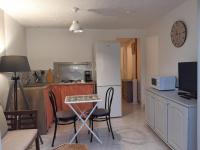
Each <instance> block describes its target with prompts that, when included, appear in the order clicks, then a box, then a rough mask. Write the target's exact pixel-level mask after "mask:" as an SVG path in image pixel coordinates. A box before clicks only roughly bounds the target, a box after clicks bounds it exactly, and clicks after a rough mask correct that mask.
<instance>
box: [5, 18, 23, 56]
mask: <svg viewBox="0 0 200 150" xmlns="http://www.w3.org/2000/svg"><path fill="white" fill-rule="evenodd" d="M4 27H5V47H6V55H24V56H26V33H25V32H26V30H25V27H23V26H22V25H20V24H19V23H18V22H16V21H15V20H14V19H13V18H12V17H10V16H9V15H7V14H4Z"/></svg>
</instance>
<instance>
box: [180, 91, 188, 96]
mask: <svg viewBox="0 0 200 150" xmlns="http://www.w3.org/2000/svg"><path fill="white" fill-rule="evenodd" d="M187 94H188V93H186V92H180V91H179V92H178V95H187Z"/></svg>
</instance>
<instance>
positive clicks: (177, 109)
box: [145, 89, 197, 150]
mask: <svg viewBox="0 0 200 150" xmlns="http://www.w3.org/2000/svg"><path fill="white" fill-rule="evenodd" d="M145 110H146V111H145V113H146V122H147V124H148V125H149V126H150V127H151V128H152V129H153V131H155V133H156V134H157V135H158V136H159V137H160V138H161V139H162V140H163V141H164V142H165V143H166V144H167V145H168V146H169V147H171V148H172V149H174V150H196V149H197V101H196V100H194V99H192V100H186V99H184V98H181V97H179V96H178V94H177V91H158V90H155V89H148V90H147V94H146V106H145Z"/></svg>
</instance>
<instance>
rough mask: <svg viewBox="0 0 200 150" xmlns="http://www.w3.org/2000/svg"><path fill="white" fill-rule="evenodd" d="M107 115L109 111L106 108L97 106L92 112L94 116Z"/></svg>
mask: <svg viewBox="0 0 200 150" xmlns="http://www.w3.org/2000/svg"><path fill="white" fill-rule="evenodd" d="M108 115H109V111H108V110H107V109H103V108H97V109H95V111H94V112H93V113H92V116H94V117H101V116H108Z"/></svg>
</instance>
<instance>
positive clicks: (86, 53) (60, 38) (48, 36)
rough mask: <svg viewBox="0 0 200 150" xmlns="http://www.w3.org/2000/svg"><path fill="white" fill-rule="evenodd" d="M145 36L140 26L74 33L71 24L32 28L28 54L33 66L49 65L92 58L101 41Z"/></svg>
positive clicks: (28, 30)
mask: <svg viewBox="0 0 200 150" xmlns="http://www.w3.org/2000/svg"><path fill="white" fill-rule="evenodd" d="M120 37H139V38H142V37H143V32H141V31H139V30H86V31H85V32H83V33H81V34H73V33H71V32H69V31H68V29H67V28H28V29H27V54H28V58H29V61H30V65H31V68H32V69H48V68H50V67H53V62H55V61H64V62H80V61H92V55H93V54H92V49H93V46H94V43H95V42H97V41H107V40H116V39H117V38H120Z"/></svg>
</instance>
